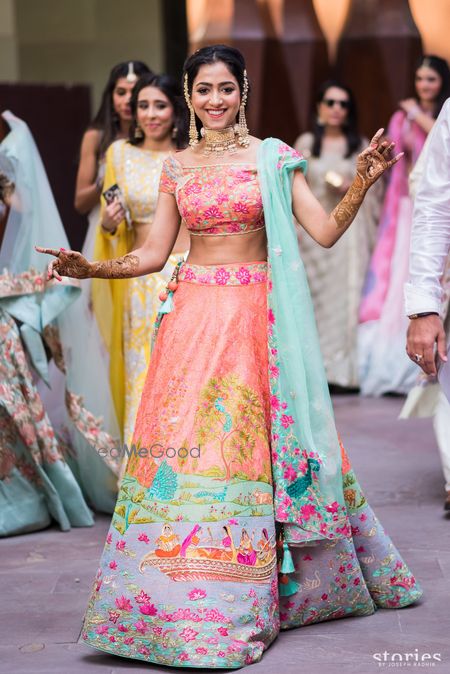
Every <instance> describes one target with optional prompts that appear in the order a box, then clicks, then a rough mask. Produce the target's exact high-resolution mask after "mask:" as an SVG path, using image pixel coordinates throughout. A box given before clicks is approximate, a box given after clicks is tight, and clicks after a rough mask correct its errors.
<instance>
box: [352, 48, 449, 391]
mask: <svg viewBox="0 0 450 674" xmlns="http://www.w3.org/2000/svg"><path fill="white" fill-rule="evenodd" d="M415 89H416V96H415V98H410V99H407V100H405V101H401V102H400V109H399V110H397V112H396V113H395V114H394V115H393V116H392V118H391V120H390V122H389V127H388V130H387V136H388V138H389V139H390V140H392V141H394V142H395V143H396V147H397V149H399V150H402V151H403V152H404V153H405V158H404V160H403V161H402V162H400V163H399V164H397V166H394V168H393V170H392V172H391V173H390V175H389V179H388V180H389V182H388V186H387V189H386V195H385V199H384V204H383V209H382V212H381V219H380V226H379V230H378V237H377V243H376V245H375V250H374V253H373V256H372V259H371V262H370V267H369V271H368V274H367V278H366V281H365V285H364V289H363V297H362V300H361V305H360V310H359V320H360V328H359V358H360V379H361V392H362V393H363V394H364V395H375V396H379V395H382V394H383V393H398V394H405V393H408V391H409V390H410V389H411V388H412V386H413V385H414V382H415V378H416V376H417V372H416V367H415V365H414V363H413V362H412V361H411V360H410V359H409V358H408V356H407V355H406V352H405V343H404V342H405V334H406V330H407V327H408V321H407V318H406V316H405V315H404V310H403V286H404V283H405V282H406V280H407V278H408V261H409V241H410V237H411V224H412V199H411V197H410V194H409V188H408V176H409V174H410V172H411V170H412V169H413V167H414V165H415V163H416V161H417V159H418V157H419V154H420V152H421V151H422V148H423V145H424V143H425V140H426V138H427V134H428V133H429V132H430V130H431V129H432V127H433V124H434V121H435V119H436V117H437V116H438V114H439V112H440V109H441V107H442V105H443V103H444V101H445V99H446V98H447V97H448V96H449V95H450V71H449V68H448V65H447V63H446V62H445V61H444V60H443V59H441V58H439V57H437V56H424V57H423V59H421V61H420V63H419V65H418V67H417V69H416V73H415Z"/></svg>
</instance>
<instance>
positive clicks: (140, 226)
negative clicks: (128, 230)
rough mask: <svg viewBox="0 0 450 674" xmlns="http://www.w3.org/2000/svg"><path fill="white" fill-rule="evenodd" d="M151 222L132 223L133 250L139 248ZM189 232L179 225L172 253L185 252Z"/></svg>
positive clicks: (187, 245)
mask: <svg viewBox="0 0 450 674" xmlns="http://www.w3.org/2000/svg"><path fill="white" fill-rule="evenodd" d="M151 226H152V224H151V223H148V222H139V223H133V229H134V243H133V250H136V249H137V248H141V247H142V246H143V245H144V243H145V240H146V238H147V235H148V233H149V232H150V229H151ZM189 245H190V244H189V234H188V232H187V231H186V227H185V226H184V225H183V224H182V225H181V226H180V231H179V232H178V236H177V239H176V241H175V244H174V247H173V249H172V253H174V254H177V253H185V252H186V251H187V250H189Z"/></svg>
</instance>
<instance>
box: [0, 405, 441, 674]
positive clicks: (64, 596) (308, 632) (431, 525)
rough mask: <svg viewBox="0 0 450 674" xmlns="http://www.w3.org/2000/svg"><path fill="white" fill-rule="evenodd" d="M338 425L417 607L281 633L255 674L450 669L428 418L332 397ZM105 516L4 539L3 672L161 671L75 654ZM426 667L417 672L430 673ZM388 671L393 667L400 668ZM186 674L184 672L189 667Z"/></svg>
mask: <svg viewBox="0 0 450 674" xmlns="http://www.w3.org/2000/svg"><path fill="white" fill-rule="evenodd" d="M334 402H335V410H336V416H337V420H338V426H339V429H340V432H341V435H342V438H343V440H344V444H345V445H346V446H347V449H348V452H349V455H350V458H351V460H352V462H353V465H354V467H355V469H356V472H357V475H358V477H359V479H360V481H361V483H362V485H363V487H364V488H365V492H366V496H367V497H368V499H369V502H370V504H371V505H372V507H373V508H374V509H375V510H376V512H377V514H378V516H379V517H380V519H381V521H382V522H383V524H384V526H385V528H386V529H387V531H388V533H390V535H391V536H392V538H393V539H394V542H395V543H396V545H397V547H398V548H399V549H400V551H401V553H402V554H403V556H404V557H405V559H406V561H407V562H408V564H409V565H410V566H411V567H412V569H413V571H414V573H415V575H416V576H417V577H418V578H419V579H420V580H421V582H422V585H423V587H424V590H425V595H424V598H423V600H422V603H421V604H420V605H417V606H415V607H411V608H408V609H402V610H399V611H394V610H392V611H389V610H380V611H378V612H377V613H376V614H375V615H373V616H370V617H365V618H347V619H345V620H336V621H333V622H329V623H321V624H318V625H311V626H309V627H305V628H301V629H299V630H292V631H290V632H285V633H282V634H281V635H280V637H279V638H278V639H277V641H276V642H275V643H274V644H273V646H272V647H271V648H270V649H269V650H268V652H267V653H266V654H265V655H264V657H263V659H262V661H261V662H260V663H258V664H256V665H252V666H251V668H250V669H249V671H251V672H252V673H254V674H263V673H264V674H266V673H267V674H269V673H272V672H277V673H278V672H282V673H283V674H303V673H304V674H319V672H320V674H335V673H337V672H342V673H343V674H366V672H367V673H369V674H370V673H371V672H376V671H380V670H381V669H382V670H383V671H387V670H389V671H392V669H394V667H392V666H388V665H386V666H385V667H383V668H381V667H379V666H378V664H377V663H376V662H375V660H374V659H373V657H372V656H373V654H374V653H383V652H384V651H387V652H388V653H393V652H395V653H398V654H404V653H406V652H409V653H412V654H413V656H414V658H415V657H419V658H420V657H422V656H423V655H424V654H425V655H426V654H427V653H429V654H431V655H433V654H435V653H436V654H440V656H441V659H442V662H441V663H439V662H437V661H435V662H436V664H435V666H434V667H431V666H427V667H420V668H419V667H417V665H414V666H413V660H412V659H410V662H411V663H412V664H411V666H410V667H406V666H403V667H401V671H406V670H407V671H410V670H411V669H415V670H416V671H424V670H425V669H426V670H428V671H430V670H432V671H436V672H442V673H444V672H450V518H446V517H445V515H444V514H443V510H442V500H443V493H442V490H443V481H442V476H441V471H440V464H439V458H438V453H437V448H436V444H435V441H434V437H433V433H432V430H431V423H430V421H429V420H426V419H424V420H411V421H397V420H396V417H397V414H398V412H399V409H400V407H401V403H402V401H401V400H399V399H395V398H394V399H382V400H375V401H374V400H364V399H359V398H357V397H350V396H348V397H337V398H335V401H334ZM107 527H108V518H107V517H105V516H100V517H97V523H96V525H95V527H94V528H92V529H73V530H72V531H70V532H68V533H61V532H60V531H59V530H58V529H57V528H55V527H53V528H50V529H47V530H46V531H43V532H38V533H34V534H30V535H27V536H18V537H14V538H10V539H6V540H3V541H1V542H0V559H1V561H0V589H1V594H0V597H1V603H0V672H5V673H6V672H7V673H8V674H12V673H14V674H78V673H81V672H82V673H83V674H84V673H96V674H113V673H116V674H131V673H132V674H137V672H166V673H167V672H169V673H170V671H172V672H174V671H185V672H186V670H169V669H165V668H163V667H156V666H154V665H143V664H142V663H137V662H134V661H131V660H126V659H121V658H115V657H113V656H108V655H106V654H102V653H100V652H97V651H95V650H93V649H90V648H88V647H85V646H79V645H76V640H77V638H78V632H79V629H80V624H81V619H82V616H83V612H84V609H85V606H86V602H87V597H88V592H89V589H90V586H91V582H92V578H93V576H94V574H95V572H96V567H97V561H98V557H99V555H100V553H101V549H102V546H103V542H104V538H105V534H106V530H107ZM429 662H430V661H427V662H426V663H424V664H428V665H429ZM395 669H397V670H398V669H399V667H398V666H396V667H395ZM188 671H189V670H188Z"/></svg>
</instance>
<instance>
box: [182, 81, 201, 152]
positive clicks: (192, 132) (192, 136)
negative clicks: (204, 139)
mask: <svg viewBox="0 0 450 674" xmlns="http://www.w3.org/2000/svg"><path fill="white" fill-rule="evenodd" d="M184 100H185V101H186V105H187V106H188V109H189V145H190V146H191V147H195V145H198V132H197V126H196V124H195V112H194V108H193V107H192V103H191V99H190V96H189V89H188V74H187V73H185V74H184Z"/></svg>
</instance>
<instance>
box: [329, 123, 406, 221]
mask: <svg viewBox="0 0 450 674" xmlns="http://www.w3.org/2000/svg"><path fill="white" fill-rule="evenodd" d="M383 131H384V129H379V131H377V133H376V134H375V135H374V137H373V138H372V140H371V141H370V145H369V147H367V148H366V149H365V150H364V151H363V152H361V154H359V155H358V159H357V162H356V176H355V178H354V180H353V182H352V184H351V185H350V187H349V188H348V190H347V192H346V193H345V195H344V197H343V198H342V199H341V201H340V202H339V203H338V205H337V206H336V208H335V209H334V210H333V211H332V213H331V217H332V218H334V220H335V222H336V226H337V228H338V229H342V228H344V227H345V228H347V227H348V226H349V225H350V224H351V223H352V222H353V220H354V218H355V216H356V214H357V212H358V210H359V207H360V206H361V204H362V202H363V199H364V196H365V194H366V192H367V190H368V189H369V187H370V186H371V185H373V184H374V182H376V181H377V180H378V178H379V177H380V176H381V175H383V173H384V172H385V171H386V170H387V169H388V168H390V167H391V166H393V165H394V164H395V163H396V162H397V161H398V160H399V159H400V158H401V157H402V156H403V152H401V153H400V154H398V155H397V156H396V157H393V158H392V159H390V158H389V157H390V154H391V151H392V150H393V148H394V145H395V144H394V143H389V142H388V141H383V142H381V143H380V142H379V141H380V138H381V136H382V134H383Z"/></svg>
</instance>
